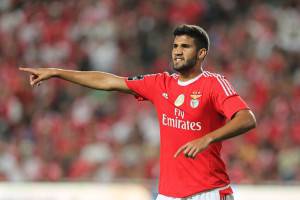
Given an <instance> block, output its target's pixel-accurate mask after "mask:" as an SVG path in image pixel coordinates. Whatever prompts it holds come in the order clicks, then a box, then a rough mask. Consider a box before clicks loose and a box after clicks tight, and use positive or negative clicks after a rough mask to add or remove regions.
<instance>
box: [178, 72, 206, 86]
mask: <svg viewBox="0 0 300 200" xmlns="http://www.w3.org/2000/svg"><path fill="white" fill-rule="evenodd" d="M202 74H203V73H201V74H199V75H198V76H196V77H195V78H192V79H190V80H188V81H180V80H179V79H178V81H177V83H178V85H180V86H187V85H189V84H191V83H194V82H195V81H197V80H198V79H199V78H200V77H201V76H202Z"/></svg>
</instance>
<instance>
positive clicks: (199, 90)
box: [155, 84, 211, 120]
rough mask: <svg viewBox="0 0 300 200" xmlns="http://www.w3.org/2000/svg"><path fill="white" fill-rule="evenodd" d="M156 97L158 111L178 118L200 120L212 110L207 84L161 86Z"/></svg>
mask: <svg viewBox="0 0 300 200" xmlns="http://www.w3.org/2000/svg"><path fill="white" fill-rule="evenodd" d="M160 93H161V95H160V96H159V97H157V99H156V103H155V104H156V107H157V111H158V112H160V113H167V114H168V116H172V117H174V118H178V119H182V120H184V119H187V120H198V119H199V118H202V117H203V116H205V113H207V112H209V110H211V99H210V91H209V90H208V88H207V87H206V85H205V84H194V85H192V86H184V87H182V86H181V87H180V86H178V85H170V86H167V87H162V88H160Z"/></svg>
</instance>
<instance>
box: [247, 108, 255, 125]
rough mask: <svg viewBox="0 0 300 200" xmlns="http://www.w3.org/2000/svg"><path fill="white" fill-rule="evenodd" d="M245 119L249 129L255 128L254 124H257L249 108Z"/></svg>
mask: <svg viewBox="0 0 300 200" xmlns="http://www.w3.org/2000/svg"><path fill="white" fill-rule="evenodd" d="M247 121H248V123H247V127H248V129H249V130H251V129H254V128H256V126H257V122H256V118H255V115H254V113H253V112H252V111H250V110H249V115H248V120H247Z"/></svg>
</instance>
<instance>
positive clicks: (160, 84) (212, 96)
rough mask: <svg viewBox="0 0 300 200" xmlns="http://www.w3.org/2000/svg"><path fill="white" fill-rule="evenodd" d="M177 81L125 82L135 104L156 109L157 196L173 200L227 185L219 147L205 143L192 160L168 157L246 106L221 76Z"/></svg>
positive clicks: (156, 77)
mask: <svg viewBox="0 0 300 200" xmlns="http://www.w3.org/2000/svg"><path fill="white" fill-rule="evenodd" d="M178 78H179V76H178V75H177V74H172V75H169V74H168V73H167V72H165V73H158V74H152V75H145V76H140V77H137V78H128V80H126V83H127V85H128V87H129V88H130V89H131V90H133V91H134V92H135V93H136V94H138V96H137V98H138V99H139V100H149V101H151V102H152V103H153V104H154V106H155V108H156V112H157V116H158V120H159V124H160V139H161V145H160V177H159V193H160V194H163V195H167V196H171V197H178V198H179V197H187V196H190V195H193V194H196V193H199V192H202V191H207V190H210V189H214V188H218V187H223V186H226V185H228V184H229V182H230V181H229V177H228V175H227V173H226V169H225V165H224V162H223V161H222V159H221V157H220V150H221V147H222V143H221V142H217V143H213V144H211V145H210V146H209V147H208V148H207V149H206V150H204V151H203V152H201V153H199V154H198V155H197V156H196V158H195V159H191V158H186V157H185V156H184V154H180V155H179V156H178V157H177V158H174V154H175V153H176V151H177V150H178V148H179V147H181V146H182V145H184V144H185V143H187V142H190V141H192V140H195V139H197V138H200V137H202V136H204V135H206V134H208V133H210V132H211V131H214V130H216V129H218V128H220V127H221V126H223V125H224V124H225V123H226V120H227V119H231V118H232V117H233V115H234V114H235V113H236V112H238V111H240V110H242V109H248V106H247V104H246V103H245V102H244V101H243V100H242V99H241V97H240V96H239V95H238V94H237V93H236V92H235V90H234V89H233V87H232V86H231V84H230V83H229V82H228V81H227V80H226V79H225V77H224V76H221V75H219V74H215V73H211V72H208V71H203V72H202V73H201V74H200V75H199V76H197V77H196V78H194V79H192V80H189V81H187V82H180V81H179V80H178Z"/></svg>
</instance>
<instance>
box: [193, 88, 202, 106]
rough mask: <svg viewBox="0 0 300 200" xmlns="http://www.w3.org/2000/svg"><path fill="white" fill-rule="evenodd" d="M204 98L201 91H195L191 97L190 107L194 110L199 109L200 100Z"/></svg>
mask: <svg viewBox="0 0 300 200" xmlns="http://www.w3.org/2000/svg"><path fill="white" fill-rule="evenodd" d="M201 96H202V94H201V93H200V92H199V91H194V92H192V94H191V95H190V97H191V101H190V106H191V107H192V108H197V107H198V106H199V98H200V97H201Z"/></svg>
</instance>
